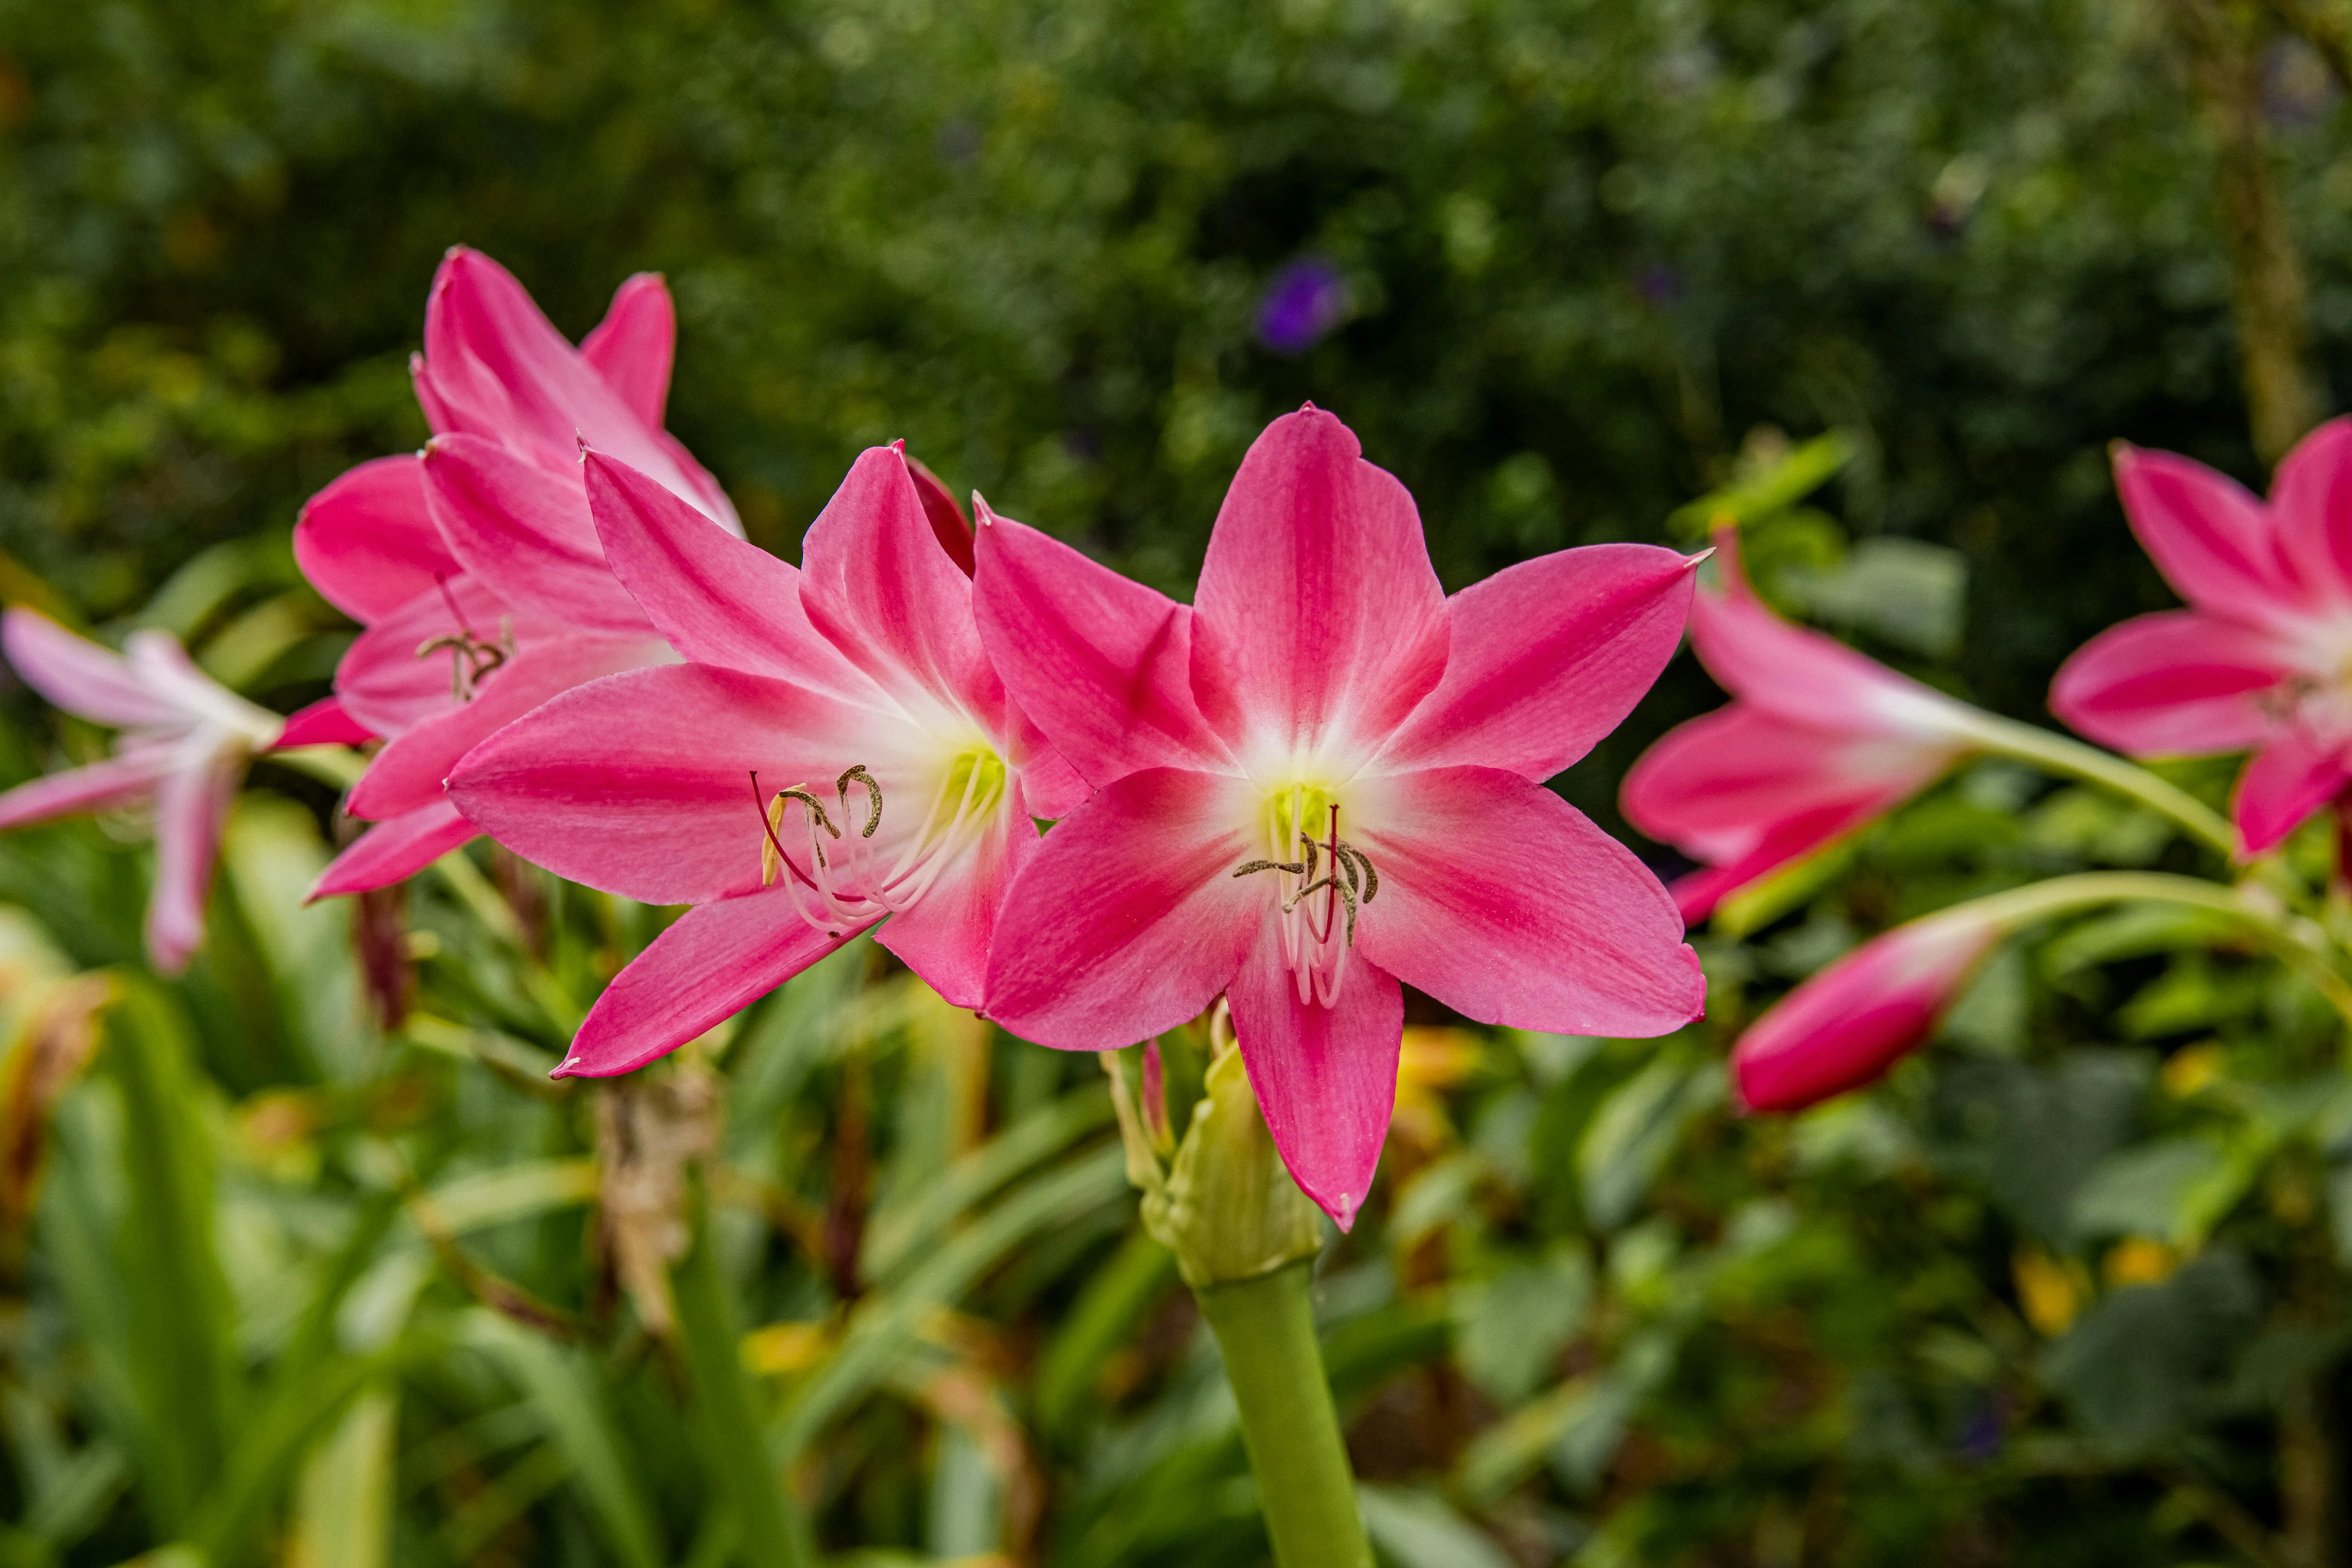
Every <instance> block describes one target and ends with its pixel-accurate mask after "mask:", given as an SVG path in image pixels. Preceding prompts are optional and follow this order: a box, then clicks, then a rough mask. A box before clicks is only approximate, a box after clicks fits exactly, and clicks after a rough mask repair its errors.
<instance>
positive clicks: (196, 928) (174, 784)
mask: <svg viewBox="0 0 2352 1568" xmlns="http://www.w3.org/2000/svg"><path fill="white" fill-rule="evenodd" d="M178 764H179V765H177V766H175V767H173V769H172V770H171V771H170V772H169V773H165V774H164V775H163V782H162V783H161V784H159V785H157V787H156V791H155V890H154V892H153V893H152V895H150V897H149V898H148V900H147V957H148V960H149V962H151V963H153V964H154V966H155V967H156V968H157V969H158V970H159V971H161V972H162V973H165V974H177V973H179V972H180V971H181V970H183V969H184V968H186V967H187V963H188V958H189V956H190V955H191V954H193V953H194V952H195V951H196V949H197V948H199V947H201V946H203V945H204V940H205V895H206V894H207V893H208V892H209V891H210V890H211V889H212V880H213V861H214V859H215V858H216V857H217V856H218V854H219V852H220V836H221V829H222V828H224V827H226V826H227V825H228V808H229V805H230V803H231V802H232V801H234V800H235V799H236V786H237V783H238V781H239V780H240V779H242V778H243V777H244V776H245V753H244V752H242V751H239V750H235V749H215V750H214V751H211V752H205V753H203V754H201V755H196V756H189V755H186V754H183V755H182V756H181V758H180V759H178Z"/></svg>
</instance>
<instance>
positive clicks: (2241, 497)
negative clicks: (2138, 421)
mask: <svg viewBox="0 0 2352 1568" xmlns="http://www.w3.org/2000/svg"><path fill="white" fill-rule="evenodd" d="M2115 464H2116V491H2117V493H2119V494H2120V495H2121V496H2122V498H2123V503H2124V514H2125V515H2126V517H2128V518H2129V519H2130V520H2131V526H2132V531H2133V532H2134V533H2135V534H2137V535H2138V536H2139V542H2140V545H2141V547H2142V548H2143V549H2145V550H2146V551H2147V552H2148V554H2149V555H2150V556H2151V557H2152V558H2153V559H2154V560H2155V562H2156V565H2157V570H2158V571H2159V572H2162V573H2163V574H2164V577H2165V581H2167V582H2168V583H2170V584H2172V586H2173V588H2174V590H2175V591H2176V592H2178V593H2179V595H2180V596H2181V597H2182V598H2184V599H2186V600H2188V601H2189V603H2190V604H2191V605H2196V606H2197V607H2198V608H2199V609H2200V610H2206V611H2210V612H2211V613H2213V614H2215V615H2219V616H2229V617H2231V618H2232V619H2236V620H2244V621H2251V622H2253V623H2255V624H2257V625H2259V624H2263V623H2264V622H2268V621H2273V620H2275V619H2276V618H2277V617H2278V616H2280V615H2281V614H2282V613H2292V612H2293V611H2294V610H2296V609H2298V608H2303V607H2305V606H2306V605H2307V604H2308V601H2309V599H2310V595H2309V593H2308V592H2307V591H2306V590H2305V589H2304V588H2303V587H2301V586H2300V585H2299V584H2296V583H2295V582H2294V579H2293V578H2292V577H2291V576H2290V574H2288V571H2287V568H2286V563H2284V561H2283V560H2281V559H2280V555H2279V549H2278V535H2277V531H2276V528H2275V525H2274V523H2273V520H2272V517H2271V515H2270V513H2269V511H2268V510H2265V509H2264V507H2263V503H2262V502H2261V501H2259V500H2256V499H2255V498H2254V497H2253V496H2252V494H2251V493H2249V492H2248V491H2247V490H2246V489H2245V488H2244V487H2243V486H2242V485H2240V484H2239V483H2238V482H2237V481H2236V480H2234V479H2230V478H2228V477H2227V476H2225V475H2222V474H2218V473H2215V472H2214V471H2213V470H2212V469H2210V468H2207V467H2206V466H2205V465H2204V464H2202V463H2199V462H2194V461H2191V460H2190V459H2189V458H2183V457H2178V456H2176V455H2175V454H2173V453H2170V452H2149V451H2143V450H2142V449H2140V448H2139V447H2133V446H2129V445H2126V443H2123V442H2120V441H2119V442H2117V443H2116V446H2115Z"/></svg>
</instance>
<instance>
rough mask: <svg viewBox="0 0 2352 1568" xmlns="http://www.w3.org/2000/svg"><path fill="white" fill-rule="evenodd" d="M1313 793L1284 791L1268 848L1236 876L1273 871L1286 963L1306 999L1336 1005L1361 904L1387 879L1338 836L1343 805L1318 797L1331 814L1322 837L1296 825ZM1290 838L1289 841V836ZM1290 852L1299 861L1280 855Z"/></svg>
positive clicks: (1269, 822) (1274, 808)
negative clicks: (1319, 902)
mask: <svg viewBox="0 0 2352 1568" xmlns="http://www.w3.org/2000/svg"><path fill="white" fill-rule="evenodd" d="M1314 793H1315V795H1318V796H1320V795H1322V794H1323V792H1322V791H1320V790H1317V791H1316V792H1314ZM1307 798H1308V792H1307V788H1306V786H1305V785H1303V784H1302V785H1293V786H1292V787H1291V789H1290V791H1289V792H1288V797H1287V798H1286V799H1284V798H1282V797H1279V796H1278V797H1276V800H1275V801H1274V802H1271V803H1269V808H1268V810H1267V813H1266V835H1267V840H1268V843H1267V853H1266V854H1265V856H1263V857H1261V858H1257V859H1252V860H1244V861H1243V862H1242V863H1241V864H1240V865H1239V866H1236V867H1234V870H1233V875H1234V876H1236V877H1249V876H1255V875H1256V874H1258V873H1259V872H1263V871H1271V872H1273V873H1274V876H1275V880H1276V884H1277V885H1276V891H1275V903H1276V912H1277V913H1278V914H1279V916H1280V918H1281V922H1282V923H1281V926H1280V928H1279V936H1280V941H1281V943H1282V960H1283V963H1285V964H1286V965H1287V966H1288V967H1289V969H1290V971H1291V973H1292V976H1293V978H1294V979H1295V980H1296V981H1297V986H1298V999H1299V1001H1300V1002H1301V1003H1316V1004H1319V1005H1322V1006H1325V1007H1329V1006H1332V1005H1335V1004H1336V1003H1337V1002H1338V1000H1339V991H1340V986H1341V983H1342V981H1343V980H1344V979H1345V978H1346V975H1347V957H1348V953H1349V951H1350V950H1351V949H1353V948H1354V946H1355V944H1356V921H1357V919H1358V917H1359V916H1360V913H1361V912H1362V907H1363V906H1364V905H1365V904H1368V903H1370V902H1371V901H1372V900H1373V899H1374V898H1376V897H1378V896H1379V894H1380V887H1381V879H1380V873H1379V872H1377V871H1375V870H1374V869H1373V868H1372V858H1371V857H1370V855H1369V854H1367V853H1365V852H1364V851H1363V850H1362V849H1360V848H1359V847H1356V846H1355V845H1353V844H1350V843H1349V842H1348V841H1347V840H1346V839H1344V838H1342V837H1339V803H1338V802H1336V801H1329V800H1328V799H1326V800H1319V801H1318V804H1320V805H1324V806H1325V807H1326V809H1327V812H1328V815H1327V816H1326V818H1325V837H1323V838H1321V839H1319V840H1318V839H1316V838H1314V837H1310V836H1309V835H1308V833H1307V830H1306V829H1304V828H1303V827H1301V826H1298V822H1299V818H1300V817H1301V816H1304V815H1305V810H1306V806H1307ZM1286 837H1288V839H1289V842H1285V841H1284V840H1285V838H1286ZM1286 854H1289V855H1295V856H1296V857H1297V858H1296V859H1286V858H1282V857H1283V856H1285V855H1286ZM1318 893H1320V894H1322V895H1323V908H1322V910H1321V911H1320V915H1321V918H1320V919H1319V920H1318V918H1317V914H1318V911H1317V910H1316V908H1315V895H1317V894H1318ZM1343 910H1344V916H1343V912H1342V911H1343Z"/></svg>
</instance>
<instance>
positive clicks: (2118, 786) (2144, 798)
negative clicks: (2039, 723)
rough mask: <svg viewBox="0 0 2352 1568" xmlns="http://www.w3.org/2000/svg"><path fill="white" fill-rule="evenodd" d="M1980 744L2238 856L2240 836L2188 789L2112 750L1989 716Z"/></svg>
mask: <svg viewBox="0 0 2352 1568" xmlns="http://www.w3.org/2000/svg"><path fill="white" fill-rule="evenodd" d="M1977 718H1978V724H1977V740H1978V743H1979V745H1980V746H1981V747H1982V748H1983V749H1984V750H1985V751H1987V752H1990V753H1992V754H1993V755H1995V756H2001V757H2010V758H2013V759H2014V760H2016V761H2018V762H2021V763H2032V764H2033V765H2034V766H2035V767H2038V768H2042V769H2043V770H2045V771H2047V772H2050V773H2063V774H2064V775H2066V776H2067V777H2069V778H2078V779H2082V780H2084V782H2085V783H2088V784H2101V785H2104V786H2105V787H2106V788H2108V789H2111V790H2114V791H2115V792H2116V794H2118V795H2126V796H2128V797H2129V798H2131V799H2133V800H2136V801H2137V802H2139V803H2140V804H2141V805H2145V806H2147V808H2148V809H2149V810H2151V811H2154V812H2157V813H2158V814H2159V815H2161V816H2168V817H2170V818H2171V819H2172V820H2173V821H2174V822H2176V823H2178V824H2179V825H2180V826H2182V827H2184V828H2186V829H2188V831H2189V834H2190V835H2192V836H2193V837H2198V838H2201V839H2203V840H2204V841H2205V842H2206V843H2207V844H2209V845H2210V846H2212V847H2214V848H2216V849H2219V850H2220V851H2221V853H2222V854H2223V855H2234V854H2236V853H2237V848H2238V835H2237V832H2236V830H2235V829H2233V828H2231V826H2230V824H2229V822H2228V821H2227V820H2226V819H2224V818H2223V817H2222V816H2221V814H2220V813H2218V812H2216V811H2214V810H2213V809H2212V808H2211V807H2210V806H2209V805H2206V804H2205V803H2204V802H2203V801H2200V800H2199V799H2198V798H2197V797H2196V796H2194V795H2190V794H2189V792H2188V791H2186V790H2183V789H2179V788H2176V787H2175V786H2173V785H2171V784H2167V783H2165V782H2164V781H2163V780H2162V779H2160V778H2158V777H2157V776H2156V775H2155V774H2154V773H2150V772H2148V771H2147V769H2146V768H2143V767H2141V766H2139V765H2138V764H2137V763H2128V762H2126V761H2125V760H2124V759H2123V758H2121V757H2118V756H2116V755H2115V754H2114V753H2113V752H2103V751H2101V750H2099V749H2098V748H2097V747H2096V746H2086V745H2084V744H2083V742H2080V741H2076V740H2071V739H2069V738H2068V737H2066V736H2064V735H2060V734H2055V733H2053V732H2052V731H2048V730H2042V729H2038V728H2036V727H2035V726H2033V725H2032V724H2020V723H2018V722H2016V721H2013V720H2010V719H2000V718H1995V717H1994V716H1993V715H1991V714H1990V713H1986V714H1979V715H1978V716H1977Z"/></svg>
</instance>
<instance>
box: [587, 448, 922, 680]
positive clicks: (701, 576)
mask: <svg viewBox="0 0 2352 1568" xmlns="http://www.w3.org/2000/svg"><path fill="white" fill-rule="evenodd" d="M583 471H584V472H585V474H586V476H587V483H588V510H589V511H590V513H591V515H592V516H593V517H594V519H595V521H596V531H597V534H598V535H599V537H601V538H602V539H603V541H604V552H605V560H606V562H607V563H609V564H610V566H611V568H612V571H613V574H614V576H615V577H617V578H619V579H620V581H621V583H622V584H623V585H624V586H625V587H626V588H627V589H628V591H629V593H630V594H631V595H633V596H634V597H635V600H636V602H637V604H638V605H640V606H641V607H642V608H643V610H644V612H645V614H646V616H647V617H649V618H650V619H651V620H652V622H653V624H654V626H655V627H656V629H657V630H659V631H660V633H661V634H662V636H664V637H667V638H668V639H669V644H670V646H671V647H675V648H676V649H677V651H678V652H679V653H680V654H682V655H684V656H685V657H686V658H689V659H692V660H694V661H695V662H696V663H698V664H717V665H724V666H725V667H726V668H730V669H741V670H748V671H750V672H751V673H752V674H755V675H772V676H774V677H776V678H778V679H784V680H794V681H798V682H800V683H802V684H803V685H807V686H814V687H816V688H818V689H821V690H828V691H836V692H840V693H843V694H845V695H851V696H855V697H857V698H859V699H861V700H874V699H876V698H877V697H878V689H877V687H876V686H875V685H874V683H873V682H872V681H871V680H869V679H867V678H866V676H865V674H864V673H863V672H862V671H860V670H859V669H858V668H857V667H856V665H855V664H853V663H852V662H851V661H850V660H849V659H848V658H846V657H845V656H844V655H843V653H842V651H841V650H840V649H839V648H837V647H835V646H834V645H833V644H832V643H831V642H830V641H829V640H827V639H826V638H825V637H824V636H822V635H821V634H820V633H819V632H818V631H817V629H816V628H815V627H814V626H811V625H809V620H808V616H806V615H805V614H804V613H803V611H802V609H801V574H800V571H799V569H798V568H796V567H794V566H793V565H792V564H791V563H787V562H783V561H779V560H777V559H776V558H775V557H774V556H772V555H771V554H769V553H768V552H766V551H764V550H762V549H761V548H760V547H759V546H758V545H756V544H751V543H747V542H744V541H743V540H740V539H738V538H736V537H735V536H734V535H733V534H731V533H729V532H728V531H726V530H725V529H723V528H720V527H719V526H718V525H717V524H715V523H713V522H712V521H710V520H709V518H707V517H705V516H703V515H702V514H701V513H700V512H698V511H697V510H694V509H693V508H692V507H690V506H688V504H687V503H686V502H684V501H682V500H679V499H678V498H677V497H676V496H674V495H672V494H670V492H669V491H667V490H666V489H663V488H662V487H661V486H659V485H657V484H656V483H655V482H654V481H653V480H652V479H647V478H646V476H645V475H643V474H641V473H639V472H637V471H636V470H635V468H630V467H629V466H628V465H627V464H625V463H623V462H620V461H619V460H617V459H615V458H607V457H606V456H604V454H603V453H602V452H590V453H589V454H588V455H587V458H586V460H585V463H584V465H583Z"/></svg>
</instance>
